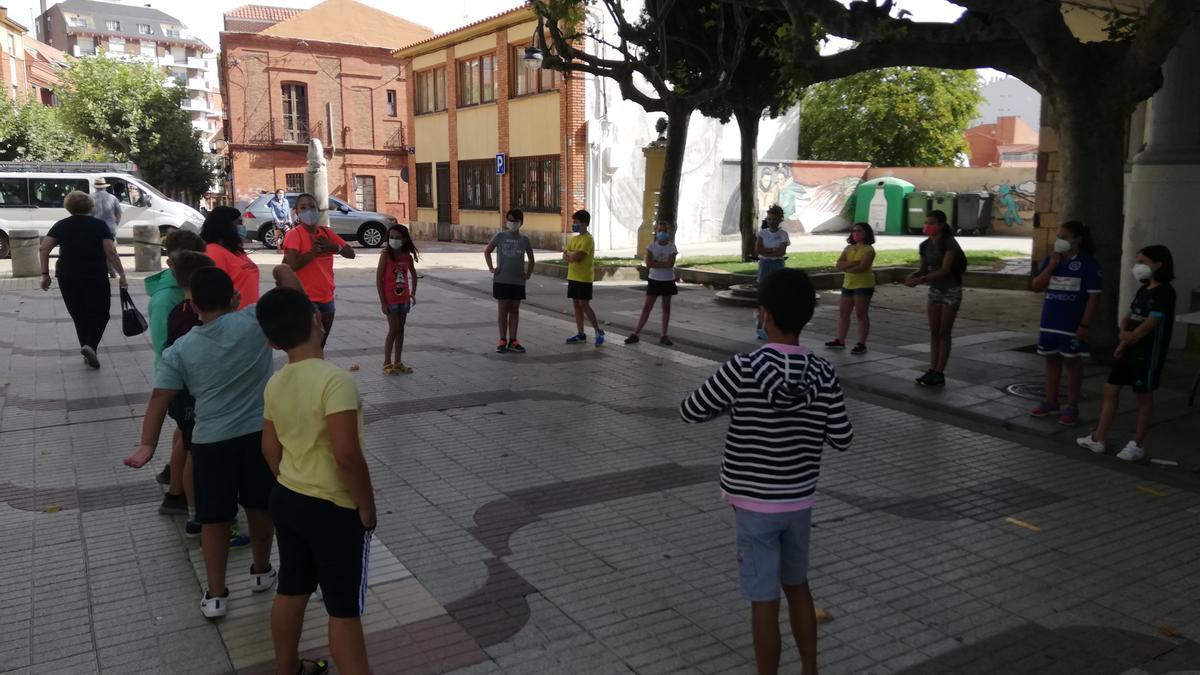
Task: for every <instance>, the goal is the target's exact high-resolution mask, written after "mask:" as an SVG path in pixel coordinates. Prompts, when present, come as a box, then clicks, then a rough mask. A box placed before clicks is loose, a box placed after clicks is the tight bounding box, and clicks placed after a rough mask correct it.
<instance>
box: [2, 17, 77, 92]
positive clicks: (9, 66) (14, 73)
mask: <svg viewBox="0 0 1200 675" xmlns="http://www.w3.org/2000/svg"><path fill="white" fill-rule="evenodd" d="M0 33H2V34H3V35H2V37H0V40H2V41H0V94H2V95H3V97H4V98H5V99H7V100H10V101H14V102H22V101H24V100H26V99H28V98H32V99H34V100H36V101H40V102H42V103H43V104H45V105H54V104H55V102H56V99H55V97H54V91H53V88H54V86H55V85H57V84H58V83H59V79H58V71H59V69H60V68H64V67H66V65H67V59H66V55H65V54H63V53H62V52H60V51H58V50H57V49H54V48H53V47H51V46H49V45H46V44H43V43H41V42H38V41H37V40H35V39H33V38H32V37H30V36H29V35H28V33H29V29H28V28H26V27H25V26H24V25H22V24H20V23H18V22H17V21H15V20H13V18H12V17H10V16H9V15H8V10H7V9H6V8H4V7H0Z"/></svg>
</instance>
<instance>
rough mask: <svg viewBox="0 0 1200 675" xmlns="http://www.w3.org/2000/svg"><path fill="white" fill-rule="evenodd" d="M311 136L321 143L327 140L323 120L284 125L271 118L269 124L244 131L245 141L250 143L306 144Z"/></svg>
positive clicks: (281, 121) (280, 121)
mask: <svg viewBox="0 0 1200 675" xmlns="http://www.w3.org/2000/svg"><path fill="white" fill-rule="evenodd" d="M313 138H316V139H318V140H320V141H321V142H323V143H325V142H328V139H326V138H325V125H324V123H323V122H311V123H309V124H308V125H307V126H305V125H303V124H302V125H300V126H299V127H294V126H293V127H289V126H286V125H284V123H283V120H272V121H271V122H270V123H269V124H264V125H261V126H260V127H259V128H258V129H253V130H247V133H246V142H247V143H248V144H250V145H308V141H309V140H310V139H313Z"/></svg>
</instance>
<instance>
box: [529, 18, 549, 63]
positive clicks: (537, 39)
mask: <svg viewBox="0 0 1200 675" xmlns="http://www.w3.org/2000/svg"><path fill="white" fill-rule="evenodd" d="M543 30H544V24H543V23H542V15H541V14H540V13H539V14H538V18H537V27H536V28H534V29H533V44H532V45H530V46H528V47H526V48H525V58H524V61H525V65H526V66H528V67H530V68H541V67H542V60H543V59H544V58H545V57H546V36H545V34H543V32H542V31H543Z"/></svg>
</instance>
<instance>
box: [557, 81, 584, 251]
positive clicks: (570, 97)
mask: <svg viewBox="0 0 1200 675" xmlns="http://www.w3.org/2000/svg"><path fill="white" fill-rule="evenodd" d="M559 118H560V120H561V125H562V129H561V130H562V137H563V147H562V158H563V159H562V174H563V181H562V190H563V200H562V205H563V231H564V232H570V231H571V214H573V213H575V212H576V211H578V210H579V209H583V208H587V121H586V108H585V98H584V79H583V75H582V74H580V73H567V74H566V77H565V79H564V80H563V88H562V93H561V99H560V104H559Z"/></svg>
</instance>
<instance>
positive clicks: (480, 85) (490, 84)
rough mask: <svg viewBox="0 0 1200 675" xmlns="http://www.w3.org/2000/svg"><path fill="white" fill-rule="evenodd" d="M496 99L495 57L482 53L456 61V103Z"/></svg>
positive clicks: (465, 103)
mask: <svg viewBox="0 0 1200 675" xmlns="http://www.w3.org/2000/svg"><path fill="white" fill-rule="evenodd" d="M495 100H496V57H495V56H494V55H492V54H484V55H482V56H476V57H473V58H469V59H464V60H462V61H459V62H458V105H459V106H460V107H461V106H467V105H477V104H480V103H487V102H488V101H495Z"/></svg>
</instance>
